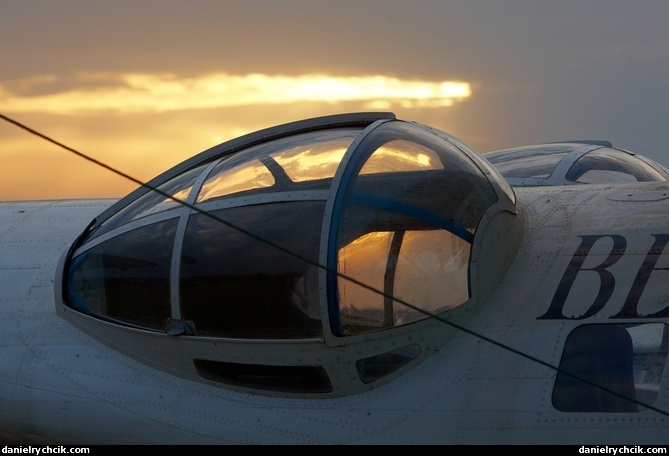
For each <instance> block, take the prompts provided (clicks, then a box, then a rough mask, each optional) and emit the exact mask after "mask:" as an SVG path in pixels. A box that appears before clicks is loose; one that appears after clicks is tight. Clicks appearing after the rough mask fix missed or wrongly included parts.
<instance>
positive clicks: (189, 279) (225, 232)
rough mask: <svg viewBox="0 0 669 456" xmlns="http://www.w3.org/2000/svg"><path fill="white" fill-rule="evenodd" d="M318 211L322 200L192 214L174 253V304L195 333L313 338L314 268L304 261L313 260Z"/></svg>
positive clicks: (316, 317) (316, 322) (317, 329)
mask: <svg viewBox="0 0 669 456" xmlns="http://www.w3.org/2000/svg"><path fill="white" fill-rule="evenodd" d="M323 209H324V202H321V201H306V202H304V201H300V202H283V203H274V204H262V205H256V206H245V207H237V208H231V209H224V210H219V211H216V212H214V213H213V214H212V215H213V216H214V217H216V218H219V219H220V220H216V219H214V218H212V217H210V216H207V215H204V214H197V215H193V216H191V218H190V220H189V223H188V228H187V231H186V236H185V239H184V246H183V254H182V258H181V305H182V313H183V318H184V319H186V320H191V321H193V322H194V323H195V328H196V332H197V334H198V335H209V336H221V337H235V338H258V339H263V338H305V337H314V336H320V335H321V334H322V330H321V323H320V310H319V301H318V267H317V266H314V265H313V264H311V263H310V262H313V263H315V264H317V263H318V252H319V242H320V233H321V225H322V221H323ZM221 220H223V221H227V222H230V223H232V224H234V226H236V227H239V228H241V229H243V230H245V231H246V232H242V231H239V230H238V229H236V228H233V227H231V226H228V225H226V224H225V223H223V222H222V221H221ZM247 233H253V236H251V235H249V234H247ZM278 246H280V248H277V247H278ZM305 259H306V260H309V261H305Z"/></svg>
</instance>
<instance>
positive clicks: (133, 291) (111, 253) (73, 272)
mask: <svg viewBox="0 0 669 456" xmlns="http://www.w3.org/2000/svg"><path fill="white" fill-rule="evenodd" d="M176 224H177V219H171V220H167V221H164V222H161V223H156V224H153V225H147V226H144V227H142V228H139V229H136V230H132V231H129V232H127V233H124V234H121V235H119V236H117V237H115V238H113V239H111V240H109V241H107V242H104V243H102V244H100V245H98V246H96V247H93V248H92V249H90V250H88V251H86V252H84V253H82V254H81V255H79V256H78V257H76V258H74V259H73V260H72V262H71V263H70V267H69V273H68V283H67V291H68V296H69V302H68V304H69V305H70V306H71V307H74V308H76V309H79V310H82V311H84V312H87V313H90V314H93V315H98V316H102V317H105V318H110V319H113V320H118V321H122V322H126V323H130V324H132V325H136V326H140V327H144V328H150V329H159V330H160V329H164V328H165V327H166V324H167V320H168V319H169V317H170V293H169V278H170V260H171V256H172V245H173V242H174V233H175V228H176Z"/></svg>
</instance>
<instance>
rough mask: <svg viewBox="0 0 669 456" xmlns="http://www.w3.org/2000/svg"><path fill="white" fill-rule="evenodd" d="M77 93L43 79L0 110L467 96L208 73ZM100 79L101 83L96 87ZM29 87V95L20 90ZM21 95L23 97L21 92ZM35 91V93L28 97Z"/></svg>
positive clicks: (403, 83)
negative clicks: (195, 76) (194, 76)
mask: <svg viewBox="0 0 669 456" xmlns="http://www.w3.org/2000/svg"><path fill="white" fill-rule="evenodd" d="M80 79H81V80H82V82H83V81H85V82H86V83H85V84H82V86H83V87H75V88H71V87H63V88H61V89H59V88H58V87H59V84H58V82H59V81H58V80H57V79H56V78H53V77H51V78H49V77H43V78H40V79H38V80H33V81H31V83H30V84H28V83H23V84H22V83H16V84H14V87H15V88H16V90H12V87H3V86H2V85H0V111H2V112H9V113H12V112H13V113H25V112H40V113H54V114H76V113H82V112H86V111H106V110H115V111H120V112H165V111H176V110H186V109H207V108H219V107H234V106H244V105H246V106H248V105H268V104H269V105H276V104H287V103H298V102H341V101H358V102H362V103H370V104H372V105H374V106H376V105H378V103H383V102H398V103H400V104H401V105H402V106H404V107H409V108H410V107H412V106H414V105H415V106H416V107H421V108H425V107H442V106H451V105H452V104H453V103H454V102H455V101H459V100H462V99H465V98H467V97H469V96H470V94H471V89H470V86H469V84H468V83H465V82H455V81H419V80H402V79H399V78H392V77H386V76H355V77H335V76H326V75H302V76H283V75H265V74H249V75H230V74H224V73H219V74H209V75H205V76H202V77H199V78H178V77H177V76H175V75H170V74H120V75H116V76H113V75H90V74H89V75H81V76H80ZM96 79H97V80H99V82H100V84H99V85H95V84H94V82H95V81H96ZM26 87H29V88H30V89H26ZM21 89H23V90H21ZM33 92H36V93H33Z"/></svg>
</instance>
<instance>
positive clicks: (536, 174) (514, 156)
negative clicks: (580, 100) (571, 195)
mask: <svg viewBox="0 0 669 456" xmlns="http://www.w3.org/2000/svg"><path fill="white" fill-rule="evenodd" d="M485 158H486V159H488V161H489V162H490V163H492V164H493V165H494V166H495V167H496V168H497V169H498V170H499V172H500V173H501V174H502V175H503V176H504V178H505V179H506V180H507V181H508V182H509V183H510V184H511V185H513V186H534V185H576V184H604V183H616V182H621V183H624V182H663V181H666V180H667V179H668V178H669V173H667V170H666V169H664V168H663V167H662V166H660V165H659V164H657V163H655V162H653V161H652V160H650V159H648V158H646V157H643V156H641V155H638V154H634V153H632V152H629V151H626V150H623V149H617V148H614V147H613V146H612V145H611V143H609V142H606V141H591V142H585V141H584V142H565V143H549V144H540V145H536V146H524V147H515V148H512V149H504V150H498V151H494V152H489V153H487V154H485Z"/></svg>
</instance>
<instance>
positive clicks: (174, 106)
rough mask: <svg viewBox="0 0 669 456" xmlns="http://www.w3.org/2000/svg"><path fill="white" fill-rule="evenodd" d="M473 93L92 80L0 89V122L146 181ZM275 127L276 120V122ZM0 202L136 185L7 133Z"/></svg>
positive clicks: (333, 81) (258, 80)
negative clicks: (370, 114) (244, 148)
mask: <svg viewBox="0 0 669 456" xmlns="http://www.w3.org/2000/svg"><path fill="white" fill-rule="evenodd" d="M471 94H472V88H471V86H470V84H469V83H466V82H458V81H426V80H425V81H424V80H416V79H412V80H404V79H399V78H394V77H386V76H378V75H372V76H352V77H339V76H328V75H324V74H305V75H298V76H287V75H269V74H248V75H232V74H227V73H214V74H206V75H203V76H201V77H189V78H179V77H177V76H176V75H174V74H162V73H161V74H149V73H146V74H139V73H119V74H112V73H86V74H79V75H76V76H75V77H74V79H71V78H70V79H68V80H62V79H59V78H58V77H55V76H40V77H33V78H29V79H25V80H18V81H17V80H13V81H10V82H5V83H2V82H0V113H2V114H4V115H6V116H8V117H10V118H13V119H15V120H17V121H19V122H21V123H23V124H25V125H27V126H28V127H30V128H33V129H35V130H36V131H38V132H40V133H42V134H44V135H46V136H48V137H50V138H52V139H54V140H56V141H58V142H61V143H63V144H65V145H66V146H68V147H71V148H73V149H75V150H77V151H80V152H82V153H84V154H86V155H89V156H91V157H92V158H94V159H96V160H99V161H100V162H103V163H105V164H107V165H109V166H111V167H113V168H116V169H119V170H120V171H122V172H124V173H126V174H129V175H131V176H133V177H134V178H136V179H138V180H142V181H146V180H149V179H151V178H153V177H154V176H156V175H158V174H160V173H161V172H163V171H165V170H167V169H169V168H170V167H172V166H174V165H176V164H177V163H179V162H181V161H183V160H184V159H186V158H188V157H190V156H191V155H195V154H197V153H199V152H201V151H203V150H205V149H207V148H209V147H212V146H214V145H216V144H219V143H221V142H223V141H226V140H229V139H232V138H234V137H237V136H240V135H242V134H245V133H250V132H252V131H255V130H258V129H260V128H266V127H270V126H273V125H278V124H280V123H284V122H290V121H294V120H300V119H303V118H309V117H316V116H320V115H329V114H334V113H338V112H352V111H378V110H384V111H385V110H389V111H396V109H397V108H399V109H403V110H411V111H413V110H425V109H427V110H433V109H436V108H445V107H446V108H447V109H450V108H448V107H451V106H454V105H455V104H456V103H458V102H463V101H465V100H466V99H467V98H468V97H470V96H471ZM276 119H279V120H276ZM0 153H1V154H2V161H3V166H2V167H1V168H0V182H3V185H1V186H0V200H14V199H58V198H77V197H112V198H118V197H121V196H123V195H124V194H126V193H128V192H130V191H132V190H133V189H134V188H136V187H137V184H136V183H134V182H131V181H128V180H125V179H124V178H122V177H119V176H117V175H115V174H113V173H111V172H110V171H108V170H105V169H103V168H100V167H99V166H96V165H94V164H92V163H90V162H88V161H86V160H82V159H81V158H79V157H76V156H74V155H72V154H71V153H68V152H67V151H65V150H63V149H59V148H58V147H57V146H55V145H53V144H50V143H48V142H47V141H44V140H43V139H40V138H38V137H36V136H33V135H30V134H29V133H27V132H25V131H22V130H21V129H19V128H17V127H16V126H13V125H11V124H9V123H4V124H3V125H0Z"/></svg>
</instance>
